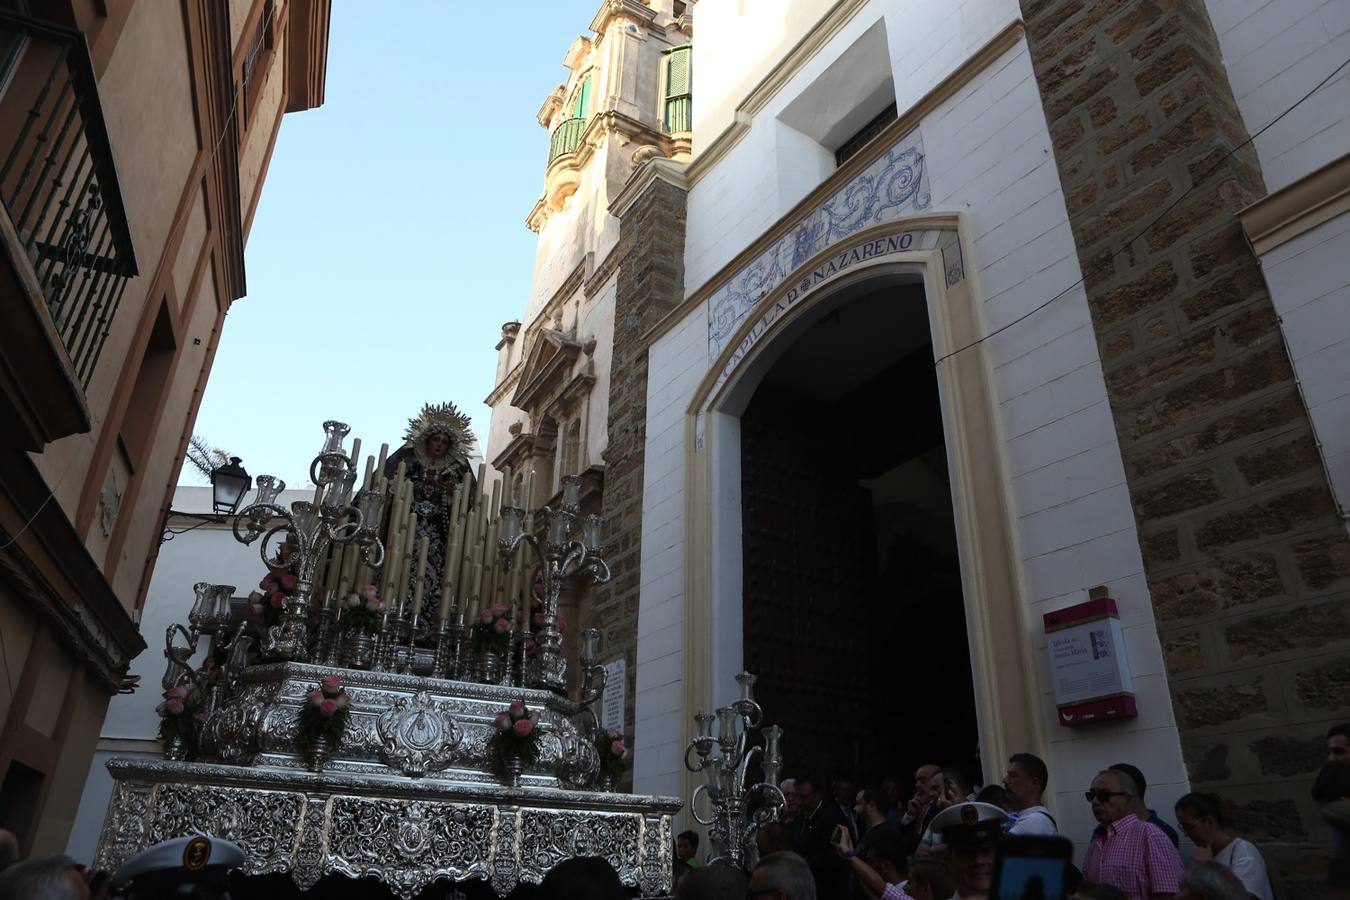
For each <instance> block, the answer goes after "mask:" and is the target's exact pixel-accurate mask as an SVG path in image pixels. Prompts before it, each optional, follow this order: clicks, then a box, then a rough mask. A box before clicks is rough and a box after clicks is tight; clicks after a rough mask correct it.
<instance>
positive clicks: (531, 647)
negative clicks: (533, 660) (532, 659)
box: [525, 641, 539, 656]
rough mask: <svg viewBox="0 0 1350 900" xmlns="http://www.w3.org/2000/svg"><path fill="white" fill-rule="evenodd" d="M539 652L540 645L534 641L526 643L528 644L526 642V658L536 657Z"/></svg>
mask: <svg viewBox="0 0 1350 900" xmlns="http://www.w3.org/2000/svg"><path fill="white" fill-rule="evenodd" d="M538 652H539V645H538V644H536V643H535V642H534V641H526V642H525V655H526V656H534V655H535V654H537V653H538Z"/></svg>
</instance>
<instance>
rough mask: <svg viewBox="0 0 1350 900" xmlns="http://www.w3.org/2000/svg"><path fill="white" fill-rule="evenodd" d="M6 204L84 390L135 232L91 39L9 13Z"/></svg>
mask: <svg viewBox="0 0 1350 900" xmlns="http://www.w3.org/2000/svg"><path fill="white" fill-rule="evenodd" d="M0 202H2V203H3V207H4V212H5V214H6V215H7V216H8V218H9V227H12V229H13V231H12V232H10V233H11V234H13V235H17V240H18V243H19V245H20V246H21V247H22V248H23V254H22V255H26V257H27V262H28V264H29V265H30V266H31V268H32V276H33V279H34V280H35V281H36V284H37V286H38V288H39V289H40V290H41V293H42V297H43V299H44V301H45V305H46V310H47V313H48V315H49V316H50V318H51V325H52V327H53V328H54V329H55V332H56V334H57V335H59V338H60V342H61V344H62V346H63V348H64V350H65V353H66V356H67V358H68V360H69V362H70V366H71V369H72V371H73V372H74V374H75V376H76V378H77V379H78V381H79V383H80V385H81V386H82V387H84V386H87V385H88V383H89V378H90V376H91V375H92V374H93V370H94V363H95V362H96V361H97V359H98V356H99V353H100V352H101V351H102V349H103V344H104V342H105V340H106V339H107V337H108V332H109V329H110V327H111V324H112V320H113V317H114V315H115V314H116V312H117V306H118V303H119V301H120V300H121V297H122V293H123V291H124V290H125V289H126V286H127V281H128V279H129V278H131V277H133V276H135V275H136V274H137V267H136V255H135V251H134V249H133V247H132V240H131V226H130V224H129V223H128V221H127V215H126V209H125V207H124V205H123V202H122V193H121V188H120V186H119V184H118V180H117V171H116V168H115V166H114V163H113V155H112V147H111V145H110V144H109V141H108V131H107V126H106V124H105V123H104V119H103V110H102V107H101V105H100V103H99V97H98V86H97V82H96V80H95V77H94V68H93V63H92V62H91V61H90V58H89V49H88V45H87V44H86V42H85V39H84V36H83V35H82V34H81V33H79V32H77V31H70V30H67V29H64V28H61V27H58V26H54V25H50V24H48V23H45V22H39V21H37V20H34V19H30V18H27V17H24V16H17V15H13V14H10V13H6V12H0ZM8 230H9V229H8V228H6V231H7V232H8ZM19 255H20V254H13V255H12V258H13V257H17V256H19ZM15 262H16V264H20V262H21V261H19V260H15ZM29 283H30V284H31V283H32V281H30V282H29ZM6 315H8V313H6Z"/></svg>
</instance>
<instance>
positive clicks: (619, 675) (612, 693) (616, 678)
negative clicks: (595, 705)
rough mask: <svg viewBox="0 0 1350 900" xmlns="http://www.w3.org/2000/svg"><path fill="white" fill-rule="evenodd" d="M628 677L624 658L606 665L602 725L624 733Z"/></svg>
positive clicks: (601, 710)
mask: <svg viewBox="0 0 1350 900" xmlns="http://www.w3.org/2000/svg"><path fill="white" fill-rule="evenodd" d="M627 685H628V675H627V668H626V666H625V663H624V660H623V657H620V658H618V659H616V660H613V661H611V662H607V663H605V697H604V699H603V700H601V701H600V724H601V725H602V726H603V727H605V728H613V729H615V730H616V731H620V732H622V731H623V708H624V700H625V697H624V691H625V690H626V689H627Z"/></svg>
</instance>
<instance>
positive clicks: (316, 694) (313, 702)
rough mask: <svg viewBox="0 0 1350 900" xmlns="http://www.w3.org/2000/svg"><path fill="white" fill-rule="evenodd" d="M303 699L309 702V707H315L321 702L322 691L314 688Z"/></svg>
mask: <svg viewBox="0 0 1350 900" xmlns="http://www.w3.org/2000/svg"><path fill="white" fill-rule="evenodd" d="M305 697H306V698H307V699H308V700H309V705H310V706H316V707H317V706H318V705H319V704H320V703H322V702H323V691H321V690H319V689H318V688H315V689H314V690H312V691H310V692H309V693H308V694H306V695H305Z"/></svg>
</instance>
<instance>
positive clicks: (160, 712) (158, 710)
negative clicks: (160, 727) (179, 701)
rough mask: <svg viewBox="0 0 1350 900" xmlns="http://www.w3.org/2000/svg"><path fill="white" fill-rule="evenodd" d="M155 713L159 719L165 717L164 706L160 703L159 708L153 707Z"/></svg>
mask: <svg viewBox="0 0 1350 900" xmlns="http://www.w3.org/2000/svg"><path fill="white" fill-rule="evenodd" d="M155 713H156V714H158V715H159V717H160V718H161V719H162V718H164V717H165V716H166V715H167V713H166V712H165V710H164V704H163V703H161V704H160V705H159V706H156V707H155Z"/></svg>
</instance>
